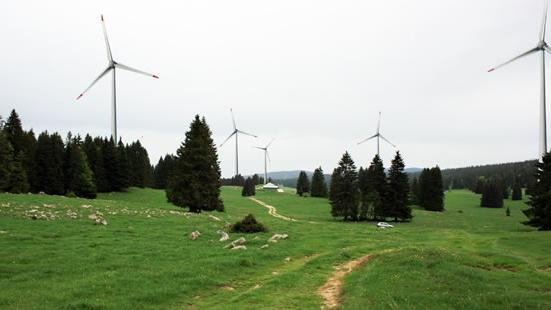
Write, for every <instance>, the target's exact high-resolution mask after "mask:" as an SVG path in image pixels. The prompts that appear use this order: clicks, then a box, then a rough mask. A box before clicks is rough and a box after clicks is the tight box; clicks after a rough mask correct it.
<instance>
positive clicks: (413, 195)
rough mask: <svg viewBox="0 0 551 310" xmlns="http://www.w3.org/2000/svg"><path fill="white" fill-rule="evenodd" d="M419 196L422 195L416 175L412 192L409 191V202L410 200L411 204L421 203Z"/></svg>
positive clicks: (412, 184)
mask: <svg viewBox="0 0 551 310" xmlns="http://www.w3.org/2000/svg"><path fill="white" fill-rule="evenodd" d="M419 196H420V192H419V180H418V179H417V178H416V177H414V178H413V181H412V182H411V186H410V192H409V197H410V200H409V202H410V204H412V205H418V204H419Z"/></svg>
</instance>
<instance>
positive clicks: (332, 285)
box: [318, 254, 373, 309]
mask: <svg viewBox="0 0 551 310" xmlns="http://www.w3.org/2000/svg"><path fill="white" fill-rule="evenodd" d="M372 256H373V255H371V254H370V255H366V256H362V257H360V258H358V259H355V260H351V261H349V262H347V263H346V264H344V265H341V266H338V267H336V268H335V269H336V270H335V272H333V274H332V275H331V277H330V278H329V279H328V280H327V282H325V284H324V285H323V286H322V287H320V288H319V289H318V295H320V296H321V297H322V298H323V306H322V307H321V309H332V308H335V307H338V306H340V304H341V294H342V282H343V279H344V277H345V276H346V275H347V274H349V273H351V272H352V271H354V269H357V268H358V267H360V266H362V265H363V264H365V263H367V262H368V261H369V260H370V259H371V258H372Z"/></svg>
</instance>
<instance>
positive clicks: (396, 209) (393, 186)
mask: <svg viewBox="0 0 551 310" xmlns="http://www.w3.org/2000/svg"><path fill="white" fill-rule="evenodd" d="M404 169H405V164H404V161H403V159H402V156H401V155H400V152H396V156H395V157H394V159H393V160H392V164H391V166H390V169H389V172H388V189H389V203H390V204H389V206H390V208H389V210H388V214H385V216H388V217H393V218H394V219H395V220H398V219H400V220H402V221H403V220H409V219H411V208H410V207H409V205H408V196H409V180H408V175H407V174H406V173H405V172H404Z"/></svg>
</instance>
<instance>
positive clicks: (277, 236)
mask: <svg viewBox="0 0 551 310" xmlns="http://www.w3.org/2000/svg"><path fill="white" fill-rule="evenodd" d="M287 238H289V235H287V234H275V235H273V236H272V237H270V239H268V242H272V243H276V242H278V241H279V240H285V239H287Z"/></svg>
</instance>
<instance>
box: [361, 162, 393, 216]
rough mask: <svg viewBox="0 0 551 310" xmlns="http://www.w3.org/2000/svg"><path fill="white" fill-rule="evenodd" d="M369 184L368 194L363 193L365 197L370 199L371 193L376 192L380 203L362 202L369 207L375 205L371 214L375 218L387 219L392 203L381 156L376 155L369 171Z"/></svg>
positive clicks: (367, 176)
mask: <svg viewBox="0 0 551 310" xmlns="http://www.w3.org/2000/svg"><path fill="white" fill-rule="evenodd" d="M366 182H367V186H366V187H367V192H364V193H363V196H364V197H366V198H368V197H369V193H371V192H376V193H377V197H378V199H379V203H377V204H373V203H371V202H370V201H369V199H368V200H367V201H365V202H362V204H363V203H365V204H367V205H373V207H374V209H373V210H372V211H370V212H369V214H372V216H373V218H374V219H376V220H384V219H385V217H387V216H389V214H390V208H391V205H390V202H389V197H388V196H389V189H388V183H387V178H386V174H385V167H384V166H383V161H382V160H381V158H380V157H379V155H375V157H374V158H373V161H372V162H371V164H370V165H369V168H368V169H367V175H366Z"/></svg>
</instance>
